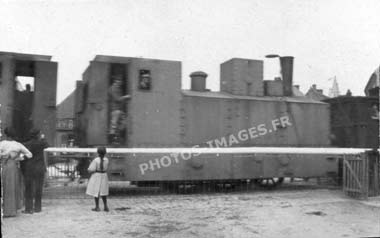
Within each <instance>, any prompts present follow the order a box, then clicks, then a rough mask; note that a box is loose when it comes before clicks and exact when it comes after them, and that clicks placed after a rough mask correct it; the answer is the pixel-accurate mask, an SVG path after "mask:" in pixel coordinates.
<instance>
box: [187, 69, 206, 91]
mask: <svg viewBox="0 0 380 238" xmlns="http://www.w3.org/2000/svg"><path fill="white" fill-rule="evenodd" d="M190 78H191V90H193V91H200V92H203V91H206V78H207V74H206V73H205V72H202V71H196V72H193V73H191V74H190Z"/></svg>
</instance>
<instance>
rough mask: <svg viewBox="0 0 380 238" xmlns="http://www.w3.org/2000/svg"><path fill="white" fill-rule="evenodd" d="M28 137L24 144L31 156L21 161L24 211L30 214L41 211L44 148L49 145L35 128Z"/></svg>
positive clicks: (44, 168)
mask: <svg viewBox="0 0 380 238" xmlns="http://www.w3.org/2000/svg"><path fill="white" fill-rule="evenodd" d="M30 137H31V139H30V140H29V141H28V142H26V144H25V146H26V147H27V148H28V149H29V150H30V152H32V154H33V157H32V158H31V159H29V160H26V161H24V162H23V164H22V171H23V174H24V181H25V213H30V214H31V213H33V212H41V200H42V188H43V184H44V177H45V171H46V165H45V160H44V149H45V148H47V147H49V145H48V143H47V142H46V140H45V139H44V138H42V135H41V133H40V131H39V130H37V129H32V130H31V132H30ZM33 200H34V208H33Z"/></svg>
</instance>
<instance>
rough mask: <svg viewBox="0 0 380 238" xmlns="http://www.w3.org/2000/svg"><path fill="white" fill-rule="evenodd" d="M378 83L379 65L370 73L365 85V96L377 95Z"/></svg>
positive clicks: (379, 81) (379, 76)
mask: <svg viewBox="0 0 380 238" xmlns="http://www.w3.org/2000/svg"><path fill="white" fill-rule="evenodd" d="M379 85H380V66H379V67H377V69H376V70H375V72H373V73H372V74H371V77H370V78H369V80H368V83H367V85H366V86H365V89H364V93H365V95H366V96H377V95H379Z"/></svg>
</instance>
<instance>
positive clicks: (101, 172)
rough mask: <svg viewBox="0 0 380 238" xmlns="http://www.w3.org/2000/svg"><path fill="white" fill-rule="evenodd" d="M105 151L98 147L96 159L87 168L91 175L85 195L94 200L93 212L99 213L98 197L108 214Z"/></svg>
mask: <svg viewBox="0 0 380 238" xmlns="http://www.w3.org/2000/svg"><path fill="white" fill-rule="evenodd" d="M106 153H107V150H106V148H105V147H103V146H102V147H98V157H96V158H95V159H94V160H93V161H92V162H91V164H90V166H89V167H88V171H89V172H90V173H92V174H91V177H90V180H89V181H88V185H87V190H86V194H88V195H90V196H93V197H94V198H95V208H93V209H92V210H93V211H96V212H98V211H100V209H99V197H102V200H103V204H104V211H106V212H108V211H109V209H108V206H107V196H108V191H109V187H108V176H107V169H108V162H109V161H108V158H106V157H105V155H106Z"/></svg>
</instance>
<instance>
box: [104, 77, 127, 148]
mask: <svg viewBox="0 0 380 238" xmlns="http://www.w3.org/2000/svg"><path fill="white" fill-rule="evenodd" d="M122 85H123V82H122V77H121V76H115V77H114V80H113V83H112V85H111V87H110V88H109V91H108V93H109V98H110V106H111V120H110V126H109V140H110V142H111V143H116V142H117V141H118V140H119V139H120V132H121V130H122V128H123V127H124V125H123V121H124V118H125V112H124V110H125V109H124V107H125V102H126V101H127V100H128V99H129V98H131V96H130V95H123V88H122Z"/></svg>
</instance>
